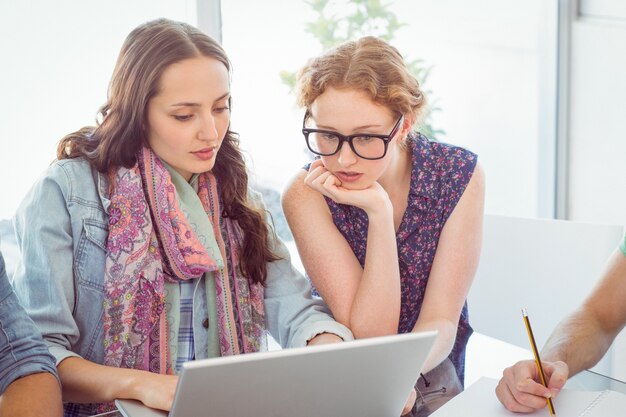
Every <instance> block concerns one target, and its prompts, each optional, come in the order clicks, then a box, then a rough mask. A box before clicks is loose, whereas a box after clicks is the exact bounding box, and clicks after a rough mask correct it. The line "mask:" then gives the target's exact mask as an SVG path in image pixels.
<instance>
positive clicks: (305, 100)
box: [296, 36, 426, 120]
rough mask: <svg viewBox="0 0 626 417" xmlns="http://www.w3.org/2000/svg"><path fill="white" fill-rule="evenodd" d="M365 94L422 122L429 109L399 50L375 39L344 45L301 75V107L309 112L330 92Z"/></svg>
mask: <svg viewBox="0 0 626 417" xmlns="http://www.w3.org/2000/svg"><path fill="white" fill-rule="evenodd" d="M329 87H332V88H337V89H345V88H352V89H356V90H360V91H364V92H366V93H367V94H368V95H369V96H370V97H371V98H372V100H373V101H374V102H376V103H378V104H381V105H383V106H385V107H388V108H389V109H391V110H392V111H394V112H397V113H400V114H403V115H405V117H406V116H413V118H414V119H415V120H419V118H420V116H421V115H422V113H423V110H424V108H425V106H426V98H425V96H424V92H423V91H422V90H421V89H420V85H419V82H418V81H417V79H416V78H415V77H414V76H413V75H412V74H411V73H410V72H409V70H408V68H407V66H406V63H405V62H404V58H403V57H402V55H401V54H400V52H398V50H397V49H396V48H394V47H393V46H391V45H390V44H388V43H387V42H385V41H383V40H382V39H378V38H376V37H373V36H366V37H363V38H360V39H358V40H356V41H348V42H345V43H343V44H341V45H339V46H337V47H335V48H333V49H331V50H329V51H327V52H326V53H324V54H323V55H321V56H319V57H316V58H313V59H311V60H309V62H308V63H307V64H306V65H305V66H304V67H303V68H302V69H301V70H300V71H299V72H298V76H297V80H296V95H297V101H298V105H300V106H301V107H304V108H306V109H307V110H308V109H310V107H311V105H312V104H313V102H314V101H315V100H316V99H317V97H319V96H320V95H321V94H323V93H324V91H326V89H327V88H329Z"/></svg>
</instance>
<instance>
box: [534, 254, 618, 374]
mask: <svg viewBox="0 0 626 417" xmlns="http://www.w3.org/2000/svg"><path fill="white" fill-rule="evenodd" d="M624 300H626V256H624V255H623V254H622V253H621V251H619V250H616V251H615V252H614V253H613V255H612V256H611V257H610V258H609V261H608V263H607V267H606V269H605V272H604V274H603V276H602V279H601V280H600V282H599V283H598V285H597V287H596V288H595V289H594V291H593V292H592V293H591V295H590V296H589V297H588V298H587V300H586V301H585V302H584V303H583V305H582V306H581V307H580V308H579V309H578V310H577V311H576V312H574V313H573V314H571V315H570V316H569V317H567V318H566V319H565V320H563V321H562V322H561V323H560V324H559V325H558V326H557V327H556V329H555V330H554V332H553V333H552V335H551V336H550V338H549V339H548V342H547V343H546V346H545V347H544V348H543V351H542V359H543V360H545V361H563V362H565V363H566V364H567V365H568V367H569V372H570V374H571V375H574V374H576V373H578V372H580V371H582V370H584V369H588V368H590V367H592V366H594V365H595V364H596V363H598V361H599V360H600V359H601V358H602V356H604V354H605V353H606V351H607V350H608V349H609V347H610V346H611V343H613V340H614V339H615V337H616V336H617V334H618V333H619V332H620V331H621V330H622V328H623V327H624V324H625V323H626V303H624Z"/></svg>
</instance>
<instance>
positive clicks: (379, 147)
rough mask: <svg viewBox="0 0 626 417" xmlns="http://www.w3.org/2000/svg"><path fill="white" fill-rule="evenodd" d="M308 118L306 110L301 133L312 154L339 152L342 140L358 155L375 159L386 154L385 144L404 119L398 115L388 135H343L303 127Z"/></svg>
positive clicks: (324, 154)
mask: <svg viewBox="0 0 626 417" xmlns="http://www.w3.org/2000/svg"><path fill="white" fill-rule="evenodd" d="M308 118H309V113H308V112H307V113H306V114H305V115H304V120H303V121H302V134H303V135H304V139H305V140H306V146H308V148H309V150H310V151H311V152H313V153H314V154H316V155H321V156H330V155H334V154H336V153H337V152H339V150H340V149H341V146H342V145H343V143H344V142H348V144H349V145H350V149H352V152H354V153H355V154H356V155H357V156H358V157H360V158H363V159H369V160H375V159H381V158H384V157H385V155H386V154H387V145H389V142H390V141H391V139H393V137H394V136H395V135H396V133H398V130H399V129H400V126H401V125H402V120H404V115H402V116H400V118H399V119H398V121H397V122H396V124H395V125H394V126H393V129H392V130H391V132H390V133H389V134H388V135H375V134H369V133H355V134H354V135H348V136H344V135H342V134H341V133H338V132H333V131H332V130H322V129H311V128H308V127H305V126H306V121H307V119H308Z"/></svg>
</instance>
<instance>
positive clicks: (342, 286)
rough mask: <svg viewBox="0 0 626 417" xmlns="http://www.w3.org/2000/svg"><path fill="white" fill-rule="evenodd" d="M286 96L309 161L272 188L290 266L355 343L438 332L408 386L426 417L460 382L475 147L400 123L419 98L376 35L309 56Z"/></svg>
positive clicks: (474, 224) (474, 247) (410, 117)
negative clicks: (289, 236) (292, 97)
mask: <svg viewBox="0 0 626 417" xmlns="http://www.w3.org/2000/svg"><path fill="white" fill-rule="evenodd" d="M297 94H298V100H299V104H300V105H301V106H302V107H304V108H305V110H306V111H305V115H304V121H303V128H302V133H303V134H304V139H305V141H306V144H307V146H308V148H309V149H310V150H311V152H313V153H314V154H315V155H317V157H318V159H317V160H315V161H314V162H313V163H312V164H310V166H309V167H308V171H304V170H303V171H301V172H298V174H297V175H296V176H295V178H294V179H293V181H292V183H291V184H290V185H288V187H287V189H286V191H285V193H284V195H283V208H284V211H285V215H286V217H287V220H288V222H289V226H290V228H291V230H292V232H293V235H294V237H295V240H296V244H297V247H298V251H299V252H300V256H301V257H302V263H303V265H304V267H305V269H306V271H307V274H308V275H309V277H310V279H311V281H312V283H313V285H314V286H315V288H316V289H317V291H318V292H319V294H320V295H321V296H322V298H323V299H324V301H326V303H327V304H328V306H329V307H330V309H331V311H332V313H333V316H334V317H335V319H336V320H337V321H338V322H340V323H343V324H345V325H346V326H347V327H349V328H350V329H351V330H352V332H353V333H354V336H355V337H356V338H363V337H371V336H379V335H385V334H394V333H406V332H411V331H420V330H437V331H438V336H437V340H436V342H435V346H434V347H433V350H432V351H431V353H430V355H429V357H428V359H427V361H426V364H425V365H424V366H425V367H424V370H423V374H425V375H424V376H423V377H421V378H419V380H418V381H417V384H416V386H415V387H416V390H415V392H413V399H415V398H417V403H416V404H417V405H416V407H415V408H414V409H413V414H414V415H426V414H428V413H430V412H432V411H433V410H434V409H436V408H437V407H438V406H439V405H440V404H441V403H442V402H444V401H445V400H446V399H448V398H450V396H451V395H454V394H455V393H458V392H459V390H460V389H461V387H462V382H463V372H464V359H465V345H466V343H467V340H468V338H469V336H470V334H471V332H472V329H471V327H470V325H469V322H468V315H467V306H466V304H465V298H466V296H467V293H468V291H469V288H470V285H471V283H472V279H473V277H474V273H475V271H476V267H477V265H478V258H479V253H480V243H481V230H482V216H483V201H484V179H483V173H482V169H481V168H480V166H479V165H477V157H476V155H475V154H473V153H471V152H469V151H467V150H465V149H462V148H459V147H456V146H451V145H447V144H444V143H439V142H433V141H430V140H428V139H427V138H426V137H424V136H423V135H422V134H420V133H419V132H417V131H413V130H412V127H413V125H414V123H415V121H416V120H417V119H418V117H419V115H420V114H421V112H422V110H423V108H424V106H425V99H424V94H423V92H422V91H421V90H420V86H419V84H418V82H417V80H416V79H415V77H413V76H412V75H411V73H410V72H409V71H408V69H407V66H406V64H405V62H404V60H403V58H402V55H401V54H400V53H399V52H398V51H397V50H396V49H395V48H394V47H393V46H391V45H389V44H388V43H386V42H384V41H382V40H380V39H377V38H374V37H365V38H362V39H359V40H357V41H351V42H346V43H344V44H342V45H339V46H338V47H336V48H334V49H332V50H330V51H328V52H326V53H325V54H323V55H321V56H319V57H317V58H314V59H312V60H311V61H310V62H309V63H308V64H307V65H306V66H305V67H304V68H303V69H302V70H301V71H300V73H299V74H298V81H297ZM411 406H413V402H412V401H411V399H409V401H408V403H407V408H405V412H408V411H410V409H411Z"/></svg>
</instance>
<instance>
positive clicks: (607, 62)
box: [568, 2, 626, 224]
mask: <svg viewBox="0 0 626 417" xmlns="http://www.w3.org/2000/svg"><path fill="white" fill-rule="evenodd" d="M588 3H589V4H590V5H589V7H590V6H591V5H592V2H588ZM609 12H610V9H609V10H608V11H604V13H609ZM618 12H619V10H617V9H616V10H615V13H616V14H615V15H614V16H613V17H608V18H595V17H592V16H585V15H583V16H581V17H580V18H578V19H577V20H576V21H575V22H574V25H573V28H572V50H571V54H572V58H571V75H570V77H571V78H570V81H571V84H570V97H571V102H570V124H569V132H570V145H569V146H570V158H569V164H570V165H569V202H568V213H569V218H570V219H572V220H579V221H588V222H601V223H609V224H611V223H612V224H626V17H622V18H620V15H619V13H618Z"/></svg>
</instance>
